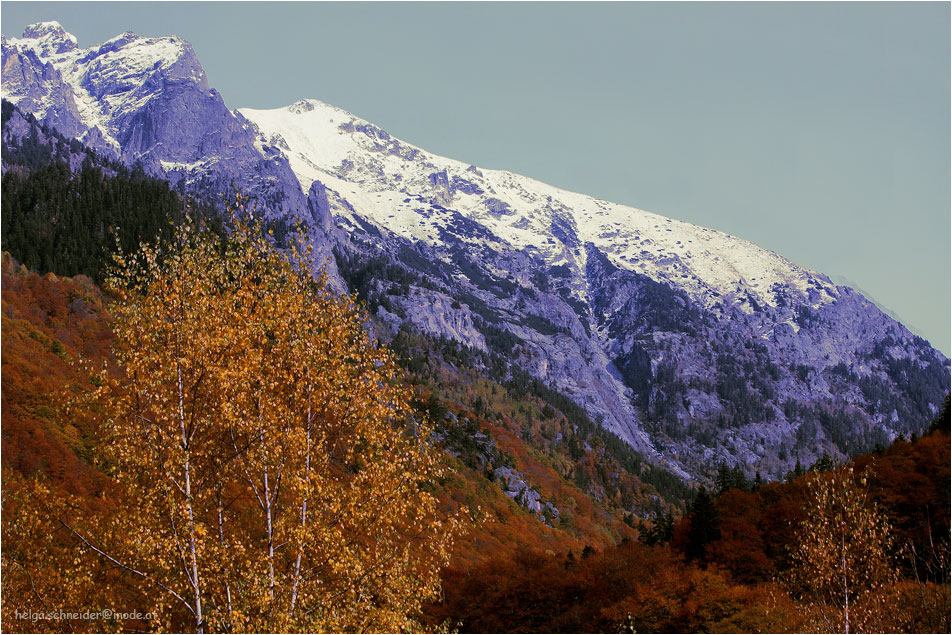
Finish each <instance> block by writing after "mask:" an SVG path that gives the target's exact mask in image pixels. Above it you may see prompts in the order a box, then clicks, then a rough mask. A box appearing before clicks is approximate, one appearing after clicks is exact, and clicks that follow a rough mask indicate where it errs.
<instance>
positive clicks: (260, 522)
mask: <svg viewBox="0 0 952 635" xmlns="http://www.w3.org/2000/svg"><path fill="white" fill-rule="evenodd" d="M239 203H240V199H239ZM311 262H312V259H311V254H310V251H309V249H308V247H307V246H306V245H305V244H304V242H303V240H298V241H296V242H295V243H294V245H292V247H291V249H290V250H288V252H283V251H280V250H278V249H276V248H275V247H274V246H273V240H272V239H271V238H270V237H269V236H268V235H267V234H266V233H265V232H264V231H263V230H262V227H261V225H260V223H256V222H253V221H251V220H248V219H246V218H244V217H242V216H241V213H240V212H239V213H236V214H235V215H234V229H233V231H232V232H231V234H230V235H229V236H228V239H227V240H225V241H223V240H221V239H219V238H218V237H216V236H214V235H213V234H211V233H210V232H206V231H202V230H200V229H198V228H196V227H194V226H192V225H184V226H183V227H182V228H181V229H179V230H178V231H177V232H176V236H175V239H174V241H173V243H172V244H171V245H165V246H161V245H160V246H144V247H143V248H142V249H141V250H140V251H139V252H138V253H135V254H121V255H120V256H119V257H118V259H117V263H118V266H117V269H116V272H115V274H114V275H113V276H112V278H111V279H110V280H109V288H110V290H111V291H112V292H113V293H114V294H115V295H116V296H117V298H118V301H117V303H116V306H115V308H114V314H115V324H114V330H115V335H116V348H115V353H116V359H117V361H118V363H119V366H120V367H121V368H122V369H123V373H122V375H121V377H118V378H116V377H114V376H110V375H108V374H103V376H102V382H103V384H102V387H101V388H100V389H99V391H98V392H97V393H96V395H95V403H96V407H97V408H99V409H100V411H101V412H102V413H103V416H104V419H105V422H106V426H105V428H106V430H107V434H108V440H107V444H106V446H107V449H106V451H104V452H103V453H102V456H101V457H100V461H101V465H102V466H103V468H104V470H106V471H107V473H109V474H111V475H112V476H114V478H115V479H116V480H117V481H118V483H119V484H120V485H121V487H122V489H123V502H122V504H121V506H120V508H119V509H118V510H117V511H118V513H116V514H113V515H111V517H110V519H109V520H108V521H105V522H104V521H98V522H96V523H95V525H94V526H91V525H87V524H84V523H83V521H82V519H80V518H77V517H76V516H75V515H74V516H72V517H66V516H67V515H66V514H62V515H61V516H59V517H58V518H59V522H60V524H61V525H62V526H63V527H64V528H65V529H66V530H67V531H68V532H69V534H70V535H71V536H72V537H73V538H74V539H75V541H76V543H77V544H78V545H79V547H80V551H81V552H83V553H84V554H85V556H86V557H88V558H91V559H92V560H95V561H97V562H98V566H102V565H103V564H104V563H105V564H107V565H109V566H111V567H114V568H115V569H117V570H119V571H122V572H123V573H124V577H125V579H126V580H127V581H131V583H133V584H135V583H136V581H138V585H137V588H138V591H139V592H140V593H142V594H144V596H145V600H144V602H145V608H147V609H148V610H150V611H151V612H152V613H153V614H154V615H155V616H156V620H157V622H153V623H151V624H150V625H149V626H150V628H166V629H170V630H180V629H189V630H195V631H198V632H212V631H272V632H281V631H286V632H287V631H311V632H313V631H335V630H343V631H388V632H393V631H405V630H419V629H420V628H421V627H420V624H419V623H418V622H417V621H415V618H416V617H417V616H418V615H419V611H420V607H421V604H422V603H423V602H425V601H427V600H429V599H433V598H435V597H436V595H437V593H438V591H439V570H440V568H441V567H442V566H443V565H444V564H445V563H446V562H447V557H448V551H449V548H450V546H451V543H452V541H453V539H454V537H455V536H456V535H457V534H458V530H459V528H460V524H459V523H458V522H457V521H456V520H455V519H450V520H448V521H441V520H440V519H439V518H438V517H437V500H436V499H435V497H434V496H433V495H432V494H431V493H430V491H431V489H432V488H431V486H430V484H431V483H433V482H434V480H435V479H437V478H438V477H439V476H440V474H441V467H440V465H439V464H438V454H437V451H436V449H435V448H434V447H433V446H432V445H431V444H430V442H429V428H428V426H427V425H426V423H425V422H421V421H418V420H416V419H415V418H414V416H413V414H412V412H411V409H410V406H409V399H408V397H409V395H408V393H407V390H406V388H404V387H403V386H402V385H401V382H400V381H399V372H398V369H397V367H396V365H395V364H394V361H393V360H392V358H391V355H390V353H389V352H388V351H387V350H385V349H384V348H381V347H379V346H377V345H375V344H374V343H373V342H372V341H371V339H370V337H369V336H368V334H367V332H366V331H365V330H364V328H363V319H362V316H361V314H360V312H359V310H358V309H357V308H356V306H355V305H354V302H353V300H352V299H350V298H347V297H343V298H342V297H337V296H335V295H334V294H333V293H332V292H330V291H329V290H327V289H326V287H325V285H324V279H323V277H322V278H321V279H320V280H317V281H315V280H314V279H313V277H312V276H311V274H310V273H309V272H310V266H309V265H310V263H311ZM52 513H53V514H54V515H55V514H56V510H55V509H54V510H52Z"/></svg>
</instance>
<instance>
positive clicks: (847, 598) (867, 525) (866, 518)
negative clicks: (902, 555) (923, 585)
mask: <svg viewBox="0 0 952 635" xmlns="http://www.w3.org/2000/svg"><path fill="white" fill-rule="evenodd" d="M805 512H806V514H807V515H806V518H805V519H804V521H803V522H802V523H801V525H800V527H799V531H798V535H797V544H796V546H795V548H794V552H793V570H792V572H791V578H790V583H791V587H792V590H793V591H794V593H795V595H796V596H798V597H799V598H800V600H801V603H800V605H801V607H802V608H803V611H804V612H805V613H806V615H807V617H808V618H809V619H810V620H811V621H812V624H813V627H814V628H815V629H816V630H817V632H830V633H832V632H843V633H850V632H864V631H866V632H868V631H874V632H877V631H882V630H884V629H885V630H887V631H889V630H895V627H890V626H889V619H890V615H888V611H887V609H888V607H887V606H886V603H885V601H886V597H887V594H886V593H884V589H886V588H887V587H888V586H889V585H891V584H893V583H895V582H896V580H897V579H898V572H897V569H896V567H895V565H894V563H893V562H892V560H891V550H892V543H893V537H892V534H891V531H890V528H889V524H888V521H887V519H886V516H885V514H884V513H883V511H882V510H881V509H880V508H879V507H878V506H877V505H876V503H875V502H874V501H872V500H871V499H870V496H869V492H868V488H867V479H866V476H865V475H856V474H854V472H853V468H852V467H845V468H841V469H839V470H836V471H834V472H832V473H830V474H822V475H817V476H816V477H815V478H813V480H812V481H811V482H810V484H809V499H808V503H807V507H806V509H805Z"/></svg>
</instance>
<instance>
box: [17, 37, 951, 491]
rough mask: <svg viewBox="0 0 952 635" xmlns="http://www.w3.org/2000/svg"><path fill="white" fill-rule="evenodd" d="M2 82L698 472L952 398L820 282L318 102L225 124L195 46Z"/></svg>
mask: <svg viewBox="0 0 952 635" xmlns="http://www.w3.org/2000/svg"><path fill="white" fill-rule="evenodd" d="M3 69H4V70H3V96H4V97H5V98H6V99H10V100H11V101H13V102H14V103H16V104H18V105H19V106H20V107H21V108H22V109H24V110H28V111H30V112H33V113H34V114H35V115H36V116H37V117H38V118H40V119H41V120H43V121H46V122H49V123H51V124H53V125H55V126H57V127H60V128H61V130H65V131H67V133H68V134H71V135H75V136H77V137H78V138H80V139H81V140H83V141H84V142H85V143H87V144H89V145H91V146H93V147H96V148H100V149H107V150H111V151H112V152H113V153H114V154H115V155H116V156H118V157H120V158H121V159H122V160H123V161H126V162H142V163H143V164H144V165H145V166H147V168H148V169H150V170H152V171H153V172H154V173H157V174H163V175H165V176H166V178H168V179H169V180H170V181H171V182H173V183H176V184H182V187H187V188H192V189H193V190H204V191H207V192H213V191H219V192H220V191H223V190H225V189H227V188H225V184H228V185H236V186H237V187H239V188H240V189H242V190H243V191H247V192H250V193H251V194H253V195H254V196H255V197H256V198H257V200H258V201H259V204H260V205H261V206H262V208H263V212H264V213H266V214H268V215H270V216H272V217H274V218H277V219H288V218H290V217H291V216H294V215H297V216H300V217H303V218H304V219H305V220H307V221H308V223H309V234H310V237H311V240H312V241H314V242H315V243H316V244H317V245H318V247H319V249H318V253H319V254H322V256H323V258H324V259H325V261H327V262H328V264H329V266H330V267H331V269H332V278H333V279H334V280H337V281H339V283H340V282H342V281H343V279H344V278H346V282H347V283H348V284H349V285H350V286H351V287H352V288H357V289H358V290H359V291H360V292H361V294H362V296H363V298H364V299H365V300H367V302H368V305H369V307H370V308H371V310H372V311H374V313H375V316H376V317H377V318H378V320H379V322H380V323H381V324H382V325H384V326H385V330H390V331H396V330H397V329H399V327H400V326H401V325H402V324H412V325H413V326H415V327H416V328H418V329H420V330H423V331H425V332H427V333H430V334H432V335H434V336H437V337H445V338H450V339H453V340H456V341H458V342H460V343H461V344H464V345H466V346H470V347H473V348H474V349H478V350H481V351H484V352H488V353H492V354H494V355H496V356H497V359H501V360H503V361H502V363H503V364H515V365H518V366H519V367H520V368H523V369H525V370H527V371H528V372H530V373H531V374H532V375H534V376H536V377H539V378H541V379H542V380H544V381H545V382H547V383H548V384H550V385H551V386H552V387H554V388H556V389H557V390H559V391H561V392H563V393H564V394H566V395H568V396H569V397H571V398H572V399H574V400H575V401H577V402H578V403H579V404H580V405H582V406H583V407H584V408H585V409H586V410H587V411H588V412H589V413H590V414H591V415H592V416H593V417H594V418H595V419H596V420H597V421H599V422H600V423H601V424H602V425H603V426H605V427H606V428H608V429H609V430H611V431H612V432H614V433H616V434H617V435H619V436H620V437H622V438H624V439H625V440H627V441H628V442H629V443H630V444H632V446H634V447H635V448H637V449H639V450H640V451H643V452H645V453H646V454H648V455H650V456H653V457H654V459H655V460H656V461H658V462H659V463H662V464H667V465H668V466H669V467H671V468H672V469H674V470H676V471H678V472H679V473H681V474H682V475H684V476H695V477H704V476H706V475H709V474H710V470H711V466H713V465H714V464H716V463H718V462H720V461H726V462H727V463H729V464H739V465H741V466H742V467H743V468H744V469H745V470H747V471H748V472H750V473H753V471H755V470H760V471H761V472H763V473H764V474H765V475H774V476H776V475H779V474H782V473H783V472H785V471H786V470H788V469H789V468H790V467H791V466H792V465H793V463H794V462H795V461H796V459H797V458H799V459H800V460H801V462H803V463H805V464H809V463H810V462H812V461H813V460H814V459H816V458H817V457H819V456H820V455H821V454H822V453H823V452H824V451H828V452H830V453H831V454H833V455H834V456H842V455H845V454H853V453H856V452H858V451H861V450H863V449H866V448H869V447H872V446H873V445H874V444H876V443H884V444H885V443H886V442H888V440H890V439H891V438H893V437H894V436H896V435H897V434H900V433H908V432H909V431H912V430H914V429H918V428H919V427H921V426H924V425H925V424H926V422H928V420H929V419H931V417H932V416H933V415H934V413H935V411H936V409H937V408H938V405H939V403H940V401H941V399H942V397H943V396H944V394H945V393H946V392H947V391H948V389H949V361H948V359H946V358H945V357H944V356H943V355H942V354H941V353H939V352H938V351H936V350H934V349H932V348H931V347H930V346H929V345H928V343H927V342H925V341H924V340H922V339H921V338H918V337H916V336H914V335H912V334H911V333H910V332H909V331H908V330H907V329H906V328H905V327H903V326H902V325H901V324H899V323H898V322H896V321H895V320H893V319H891V318H889V317H888V316H886V315H884V314H883V313H882V312H881V311H879V310H878V309H877V308H876V307H875V306H874V305H873V304H872V303H870V302H869V301H867V300H866V299H865V298H864V297H862V296H861V295H859V294H857V293H855V292H854V291H852V290H851V289H849V288H848V287H843V286H836V285H834V284H833V283H832V282H831V281H830V280H829V278H827V277H826V276H823V275H822V274H818V273H815V272H812V271H809V270H807V269H804V268H802V267H800V266H798V265H796V264H794V263H792V262H790V261H788V260H786V259H784V258H782V257H781V256H779V255H777V254H775V253H773V252H770V251H768V250H765V249H762V248H760V247H758V246H756V245H753V244H752V243H750V242H747V241H744V240H742V239H739V238H736V237H733V236H729V235H727V234H724V233H721V232H717V231H714V230H710V229H705V228H701V227H697V226H694V225H691V224H688V223H683V222H680V221H676V220H673V219H668V218H665V217H663V216H659V215H657V214H652V213H649V212H645V211H642V210H638V209H634V208H630V207H626V206H623V205H617V204H613V203H610V202H607V201H601V200H597V199H594V198H592V197H588V196H585V195H582V194H577V193H572V192H567V191H564V190H560V189H558V188H555V187H551V186H548V185H545V184H543V183H540V182H538V181H535V180H533V179H529V178H526V177H522V176H519V175H515V174H511V173H508V172H503V171H495V170H484V169H480V168H477V167H476V166H471V165H467V164H464V163H460V162H458V161H453V160H451V159H446V158H443V157H438V156H435V155H432V154H430V153H427V152H426V151H424V150H422V149H420V148H417V147H415V146H413V145H411V144H408V143H406V142H403V141H401V140H399V139H396V138H394V137H392V136H391V135H390V134H388V133H387V132H386V131H384V130H382V129H380V128H378V127H376V126H374V125H373V124H370V123H368V122H366V121H363V120H361V119H359V118H358V117H356V116H354V115H351V114H349V113H347V112H345V111H342V110H339V109H337V108H334V107H332V106H328V105H326V104H323V103H321V102H319V101H316V100H303V101H299V102H296V103H295V104H292V105H290V106H288V107H286V108H279V109H275V110H251V109H239V110H237V111H235V112H229V111H228V109H227V108H226V107H225V105H224V103H223V101H222V99H221V97H220V95H218V94H217V93H216V92H215V91H214V90H212V89H209V88H208V86H207V81H206V80H205V76H204V72H203V71H202V70H201V66H200V64H199V63H198V61H197V59H196V58H195V55H194V52H193V51H192V50H191V47H190V46H188V44H187V43H185V42H184V41H182V40H180V39H178V38H174V37H173V38H140V37H137V36H135V35H133V34H128V33H127V34H123V35H121V36H118V37H117V38H114V39H112V40H110V41H108V42H106V43H104V44H102V45H100V46H97V47H90V48H89V49H79V48H78V47H77V45H76V41H75V38H73V37H72V36H70V35H69V34H67V33H66V32H65V31H63V29H62V27H60V26H59V25H58V24H56V23H42V24H40V25H34V26H31V27H29V28H28V29H27V31H26V33H25V34H24V37H23V38H20V39H16V40H13V39H11V40H6V39H5V40H4V42H3ZM332 250H333V251H334V253H335V254H336V256H337V257H336V259H334V260H331V259H330V258H329V254H330V252H331V251H332ZM339 263H346V264H345V265H342V267H341V269H342V271H341V272H340V277H338V274H337V271H336V269H335V268H334V267H335V264H339ZM345 268H346V271H344V269H345Z"/></svg>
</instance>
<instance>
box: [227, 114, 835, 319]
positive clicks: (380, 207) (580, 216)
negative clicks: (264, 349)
mask: <svg viewBox="0 0 952 635" xmlns="http://www.w3.org/2000/svg"><path fill="white" fill-rule="evenodd" d="M238 112H239V113H240V114H241V115H242V116H244V117H246V118H247V119H248V120H250V121H251V122H252V123H254V125H255V126H256V127H257V129H258V131H259V133H260V137H259V143H260V144H261V145H262V146H272V147H276V148H279V149H280V150H281V151H282V152H284V153H285V155H286V156H287V157H288V161H289V163H290V165H291V168H292V170H294V173H295V175H296V176H297V177H298V180H299V181H300V183H301V187H302V188H303V189H304V190H307V188H308V187H310V184H311V183H312V182H313V181H314V180H320V181H322V182H323V183H325V184H326V185H327V186H328V187H330V188H331V189H333V190H335V191H337V192H338V193H339V194H340V195H341V196H342V197H344V198H345V199H346V200H348V201H349V202H350V203H351V204H352V205H353V206H354V207H355V209H359V210H360V211H361V213H363V214H366V215H368V216H371V217H373V218H374V220H376V221H377V222H379V223H380V224H381V225H383V226H385V227H387V228H388V229H390V230H391V231H394V232H396V233H398V234H400V235H403V236H405V237H407V238H412V239H415V240H423V241H428V242H431V243H432V242H434V241H437V240H438V233H437V232H435V230H434V224H438V223H439V222H440V221H439V218H438V217H434V216H429V217H427V216H425V215H422V214H420V213H419V212H418V211H417V210H418V209H419V201H416V200H415V199H413V198H410V199H406V196H402V195H405V194H417V195H423V196H425V197H427V198H434V199H436V200H438V201H439V202H440V204H442V205H444V206H445V207H448V208H451V209H453V210H456V211H459V212H460V213H462V214H464V215H465V216H466V217H468V218H470V219H472V220H474V221H476V222H478V223H480V224H482V225H484V226H485V227H486V228H488V229H489V230H490V231H492V232H493V234H495V235H496V236H498V237H499V238H500V239H501V240H503V241H505V242H506V243H508V244H510V245H511V246H512V247H514V248H516V249H529V250H533V251H536V252H538V253H539V254H540V255H542V256H543V258H544V260H545V261H546V262H548V263H549V264H551V265H559V264H564V263H567V262H568V263H577V266H580V267H583V268H584V250H582V249H581V248H580V246H581V245H582V244H584V243H586V242H591V243H593V244H595V245H596V246H597V247H598V248H600V249H601V250H602V251H604V252H605V253H606V254H607V255H608V257H609V258H610V259H611V261H612V263H613V264H614V265H615V266H616V267H619V268H622V269H627V270H631V271H636V272H639V273H643V274H645V275H647V276H649V277H650V278H652V279H654V280H659V281H661V280H663V281H667V282H670V283H672V284H675V285H676V286H678V287H679V288H682V289H685V290H687V291H688V292H689V293H690V294H691V295H692V296H693V297H694V298H695V299H697V300H699V301H701V302H703V303H704V304H705V305H708V306H710V305H713V304H715V303H718V302H721V301H722V299H723V298H725V297H727V298H730V297H733V296H735V295H738V294H740V295H744V294H746V295H749V296H751V297H752V299H753V300H754V301H755V302H757V303H759V304H766V305H770V306H773V305H775V304H776V298H775V297H774V294H773V292H772V289H773V287H774V285H776V284H780V285H784V286H787V287H790V286H793V287H795V288H797V289H799V290H800V291H803V292H807V291H808V290H809V289H811V288H812V289H814V290H815V291H819V293H816V292H815V293H814V295H815V297H814V302H813V304H814V306H816V305H819V304H821V303H824V302H828V301H830V300H832V299H833V298H835V297H836V296H837V291H836V287H835V286H834V285H833V284H832V283H831V282H830V281H829V280H828V279H826V278H825V277H823V276H821V275H819V274H816V273H813V272H810V271H808V270H806V269H804V268H802V267H800V266H798V265H796V264H794V263H792V262H790V261H789V260H787V259H785V258H782V257H781V256H778V255H777V254H775V253H773V252H771V251H768V250H766V249H763V248H761V247H758V246H757V245H754V244H753V243H750V242H748V241H746V240H743V239H740V238H736V237H734V236H730V235H728V234H724V233H722V232H718V231H715V230H710V229H705V228H702V227H698V226H696V225H692V224H690V223H685V222H681V221H677V220H673V219H669V218H665V217H663V216H660V215H657V214H652V213H650V212H646V211H643V210H639V209H635V208H632V207H627V206H624V205H618V204H614V203H610V202H608V201H602V200H598V199H595V198H592V197H590V196H586V195H584V194H578V193H575V192H568V191H565V190H561V189H558V188H555V187H552V186H550V185H546V184H544V183H541V182H539V181H536V180H534V179H530V178H527V177H523V176H519V175H517V174H512V173H510V172H505V171H498V170H486V169H479V168H476V167H475V166H468V165H466V164H465V163H461V162H459V161H454V160H452V159H447V158H444V157H440V156H436V155H433V154H430V153H428V152H426V151H425V150H422V149H420V148H418V147H416V146H413V145H411V144H408V143H406V142H403V141H400V140H398V139H396V138H394V137H391V136H390V135H389V134H388V133H386V132H384V131H382V130H380V129H379V128H377V127H376V126H374V125H372V124H370V123H368V122H366V121H364V120H362V119H359V118H357V117H355V116H354V115H351V114H350V113H347V112H345V111H343V110H340V109H338V108H335V107H333V106H329V105H327V104H324V103H322V102H320V101H317V100H304V101H299V102H297V103H295V104H292V105H291V106H287V107H285V108H278V109H273V110H252V109H247V108H243V109H239V111H238ZM746 310H748V311H751V310H753V309H752V307H751V306H750V304H747V309H746Z"/></svg>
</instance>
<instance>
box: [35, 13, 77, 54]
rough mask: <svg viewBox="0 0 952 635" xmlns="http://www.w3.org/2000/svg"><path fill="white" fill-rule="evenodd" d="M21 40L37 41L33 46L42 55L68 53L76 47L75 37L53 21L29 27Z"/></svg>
mask: <svg viewBox="0 0 952 635" xmlns="http://www.w3.org/2000/svg"><path fill="white" fill-rule="evenodd" d="M23 39H24V40H37V43H36V45H35V46H36V48H37V49H38V52H40V53H41V54H44V55H55V54H62V53H68V52H70V51H73V50H76V48H77V47H78V41H77V40H76V36H74V35H73V34H72V33H68V32H67V31H66V29H64V28H63V26H62V25H61V24H60V23H59V22H56V21H55V20H51V21H49V22H37V23H36V24H31V25H29V26H28V27H26V28H25V29H24V30H23Z"/></svg>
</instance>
